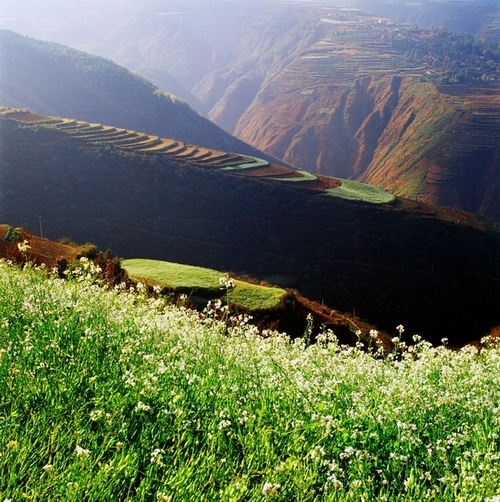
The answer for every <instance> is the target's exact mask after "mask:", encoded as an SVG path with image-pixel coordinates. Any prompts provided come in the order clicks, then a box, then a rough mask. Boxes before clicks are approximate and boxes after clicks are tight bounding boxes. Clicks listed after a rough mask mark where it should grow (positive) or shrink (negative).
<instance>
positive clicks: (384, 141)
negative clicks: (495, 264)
mask: <svg viewBox="0 0 500 502" xmlns="http://www.w3.org/2000/svg"><path fill="white" fill-rule="evenodd" d="M322 15H324V16H325V17H323V18H314V17H313V16H310V17H307V21H308V22H309V25H308V24H307V23H306V22H305V21H304V20H301V22H300V23H299V24H297V26H296V27H295V28H294V30H295V31H302V32H304V33H309V38H307V37H305V36H304V35H303V36H302V38H301V40H306V39H308V40H309V41H311V42H313V43H312V44H311V45H309V46H308V47H307V49H306V50H304V47H303V46H302V47H300V50H299V51H298V53H297V52H295V53H293V52H292V53H293V57H292V61H291V62H289V64H287V66H286V67H284V68H283V67H280V66H277V67H275V68H274V69H276V70H278V71H277V73H273V72H272V70H269V71H267V73H266V74H265V75H266V76H265V77H262V81H263V83H262V85H261V87H260V89H259V91H258V93H257V94H256V96H255V98H254V99H253V101H252V103H251V104H250V105H249V106H248V107H247V108H246V110H245V112H244V113H243V114H242V115H241V117H240V118H239V119H238V121H237V122H236V126H234V133H235V135H237V136H238V137H240V138H242V139H244V140H245V141H247V142H249V143H251V144H253V145H255V146H257V147H258V148H260V149H262V150H264V151H267V152H268V153H270V154H272V155H275V156H276V157H278V158H282V159H284V160H285V161H286V162H288V163H290V164H293V165H296V166H299V167H301V168H303V169H307V170H309V171H312V172H318V173H323V174H327V175H333V176H341V177H346V178H350V179H356V180H360V181H363V182H368V183H372V184H376V185H377V186H381V187H382V188H385V189H388V190H390V191H392V192H394V193H396V194H398V195H402V196H408V197H413V198H419V199H422V200H427V201H430V202H433V203H438V204H443V205H450V206H457V207H460V208H462V209H465V210H468V211H473V212H480V213H482V214H484V215H487V216H489V217H492V218H496V219H500V202H499V201H500V197H499V195H500V164H499V158H500V98H499V96H500V86H499V82H498V78H499V77H498V61H499V59H500V55H499V54H498V53H494V52H491V54H490V52H488V51H490V49H489V48H487V46H486V45H485V46H484V47H483V46H482V45H481V44H476V45H474V44H473V40H472V39H468V38H467V37H462V38H460V37H458V36H454V35H452V34H450V33H448V32H446V31H439V30H438V31H436V32H428V31H425V30H418V29H416V28H410V29H409V28H407V27H404V26H401V25H397V24H395V23H393V22H390V21H389V20H381V19H377V18H373V17H371V16H368V15H366V14H362V13H361V14H360V13H355V14H352V13H348V14H347V13H346V12H342V10H339V9H334V8H331V9H326V8H325V9H324V10H323V14H322ZM299 26H300V28H299ZM461 44H462V45H461ZM412 47H413V49H411V48H412ZM453 47H455V51H456V54H454V55H453V57H456V58H458V60H459V61H461V63H460V64H456V65H455V66H456V67H453V65H450V63H449V57H448V62H446V61H447V59H446V57H445V56H444V55H445V54H448V52H449V51H451V50H452V48H453ZM457 47H459V49H457ZM410 49H411V50H410ZM497 49H498V48H497ZM419 51H420V52H419ZM424 51H428V53H425V55H423V54H424ZM481 51H483V52H481ZM497 52H498V51H497ZM450 54H451V53H450ZM481 54H484V55H481ZM486 54H490V55H489V56H486ZM414 55H415V57H414ZM487 57H493V58H495V61H493V60H491V62H487V63H485V60H486V58H487ZM460 58H461V59H460ZM468 65H470V66H468ZM258 67H259V68H260V69H262V67H260V66H258ZM452 67H453V68H454V69H453V68H452ZM229 74H230V71H229V69H226V71H225V75H229ZM469 77H470V81H469V82H468V83H467V85H463V84H459V83H458V82H465V81H466V80H467V78H469ZM214 78H215V72H214V74H213V75H211V76H210V78H207V79H206V82H209V81H211V79H212V80H213V79H214ZM245 79H246V80H248V81H255V76H254V74H253V73H250V74H249V75H248V76H239V77H238V79H237V80H236V82H235V83H234V84H232V85H231V86H229V88H228V90H227V91H226V92H225V95H224V97H222V98H221V99H220V100H219V101H218V103H217V104H216V105H215V106H214V108H213V110H212V112H211V115H210V116H211V117H212V118H213V119H214V120H215V121H219V123H221V124H222V125H224V126H225V127H231V126H232V124H234V123H235V118H234V117H231V116H229V117H228V112H227V111H226V106H228V105H230V104H231V110H238V106H234V103H240V104H243V103H247V102H248V101H249V97H248V91H249V86H248V85H242V84H243V83H245ZM425 80H428V82H425ZM452 80H453V81H454V82H455V83H454V84H453V85H451V84H448V85H436V82H440V81H441V82H451V81H452ZM238 93H240V94H242V96H241V97H240V98H239V97H238ZM206 95H210V92H209V91H208V90H207V91H206ZM229 113H230V112H229ZM229 130H233V129H229Z"/></svg>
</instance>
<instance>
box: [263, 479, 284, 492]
mask: <svg viewBox="0 0 500 502" xmlns="http://www.w3.org/2000/svg"><path fill="white" fill-rule="evenodd" d="M280 488H281V485H280V484H279V483H269V482H266V483H264V486H263V487H262V495H277V494H278V491H279V489H280Z"/></svg>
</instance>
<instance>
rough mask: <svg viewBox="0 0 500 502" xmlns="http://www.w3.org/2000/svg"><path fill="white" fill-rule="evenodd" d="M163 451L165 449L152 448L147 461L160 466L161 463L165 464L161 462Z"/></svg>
mask: <svg viewBox="0 0 500 502" xmlns="http://www.w3.org/2000/svg"><path fill="white" fill-rule="evenodd" d="M164 453H165V450H162V449H161V448H156V449H154V450H153V452H152V453H151V457H150V459H149V462H150V463H151V464H156V465H158V466H160V467H162V466H163V465H165V464H164V463H163V455H164Z"/></svg>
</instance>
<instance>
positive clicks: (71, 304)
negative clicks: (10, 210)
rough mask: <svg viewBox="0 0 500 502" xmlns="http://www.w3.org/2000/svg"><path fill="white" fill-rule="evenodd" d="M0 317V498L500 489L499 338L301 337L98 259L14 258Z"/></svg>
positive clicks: (2, 290)
mask: <svg viewBox="0 0 500 502" xmlns="http://www.w3.org/2000/svg"><path fill="white" fill-rule="evenodd" d="M0 324H1V330H0V347H1V349H0V388H1V389H2V391H1V393H0V438H1V440H0V500H6V499H7V500H8V499H11V500H13V501H18V500H36V501H45V500H47V501H48V500H50V501H86V502H94V501H95V502H97V501H99V502H101V501H129V502H132V501H158V500H170V501H192V500H200V501H227V502H229V501H262V500H281V501H292V500H293V501H360V500H366V501H380V502H381V501H388V500H390V501H391V502H397V501H418V500H432V501H439V502H442V501H450V502H452V501H453V502H455V501H463V502H465V501H481V502H483V501H486V500H488V499H490V498H493V497H495V496H498V495H500V493H499V486H500V453H499V446H500V444H499V443H500V439H499V428H500V415H499V412H498V403H499V402H500V371H499V370H500V350H499V348H498V347H495V346H490V347H489V348H488V349H486V350H483V351H482V352H481V353H479V354H478V353H477V351H476V350H475V349H473V348H465V349H462V350H458V351H449V350H447V349H446V348H444V347H439V348H431V347H430V346H429V345H427V344H425V343H422V342H419V343H418V344H417V345H416V346H414V347H411V348H410V349H408V350H406V351H405V350H402V347H401V344H400V345H399V347H400V350H398V351H397V352H396V353H395V354H394V355H389V356H388V355H385V356H384V355H382V354H379V355H378V356H377V357H374V355H372V354H370V353H367V352H364V351H362V350H361V349H360V348H357V347H354V348H353V347H350V348H348V347H342V346H339V345H338V344H337V343H336V340H335V338H334V336H333V335H332V334H331V333H329V332H328V333H325V334H324V336H323V337H322V338H321V339H320V340H319V343H317V344H316V345H313V346H309V347H306V346H305V345H304V343H303V342H302V341H296V342H291V341H290V340H288V339H287V338H286V337H285V336H283V335H280V334H278V333H273V332H269V333H266V336H258V335H257V332H256V328H254V327H252V326H249V325H247V324H245V323H244V322H234V323H231V325H230V326H227V325H225V324H224V323H222V322H221V321H219V320H218V319H217V316H212V315H210V314H209V313H205V315H202V316H201V317H200V315H199V314H198V313H194V312H191V311H189V310H187V309H184V308H177V307H174V306H171V305H169V304H168V303H165V302H164V301H163V300H161V299H148V298H146V297H145V295H144V290H143V289H142V290H140V291H139V292H127V291H125V290H124V289H123V288H116V289H115V290H112V291H109V290H105V289H103V288H101V287H100V286H99V284H97V283H96V280H95V273H94V271H93V267H92V265H91V264H90V262H85V261H84V262H82V266H81V268H77V269H75V270H74V271H73V272H72V273H71V274H70V278H69V280H68V281H62V280H60V279H58V278H55V277H49V278H47V275H46V272H45V271H40V270H33V269H31V268H29V267H28V268H27V269H25V270H24V271H21V270H19V269H17V268H12V267H10V266H8V265H6V264H2V265H1V266H0ZM398 340H399V339H398ZM493 500H498V499H493Z"/></svg>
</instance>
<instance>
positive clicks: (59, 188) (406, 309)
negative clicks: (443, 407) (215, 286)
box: [0, 119, 500, 345]
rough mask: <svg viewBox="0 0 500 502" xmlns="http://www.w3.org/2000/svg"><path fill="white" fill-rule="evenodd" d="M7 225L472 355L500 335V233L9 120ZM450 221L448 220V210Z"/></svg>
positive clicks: (3, 214)
mask: <svg viewBox="0 0 500 502" xmlns="http://www.w3.org/2000/svg"><path fill="white" fill-rule="evenodd" d="M0 124H1V131H0V132H1V135H2V138H3V139H4V141H3V142H2V144H1V151H0V154H1V156H2V166H3V169H2V179H1V186H2V198H1V204H0V221H4V222H9V224H10V225H12V226H22V227H25V228H28V229H31V231H36V229H37V228H38V225H39V216H42V219H43V228H44V236H46V237H49V238H51V239H58V238H60V237H63V236H66V237H69V238H71V239H72V240H74V241H76V242H85V241H91V242H93V243H95V244H96V245H97V246H98V247H99V248H100V249H107V248H111V249H113V251H115V252H116V253H117V254H118V255H120V256H123V257H125V258H128V257H142V258H156V259H164V260H168V261H173V262H178V263H187V264H193V265H200V266H206V267H209V268H214V269H217V270H227V271H234V272H235V273H238V274H241V275H245V274H247V275H249V276H251V277H256V278H257V279H259V280H268V281H269V282H270V283H272V284H277V285H280V286H285V287H291V288H295V289H296V290H297V291H298V292H299V293H300V294H301V295H303V296H306V297H308V298H311V299H312V300H316V301H317V302H319V303H324V304H325V305H327V306H329V307H330V308H334V309H336V310H338V311H340V312H351V313H352V312H353V310H354V309H355V311H356V315H357V316H358V317H361V318H363V319H366V320H368V321H369V322H370V323H372V324H375V325H376V326H377V327H378V328H379V329H381V330H384V331H386V332H387V333H389V334H391V333H395V327H396V326H397V325H399V324H403V325H404V326H405V329H406V333H408V334H409V335H411V334H413V333H419V334H421V335H422V336H424V337H425V338H426V339H428V340H430V341H432V342H434V343H439V341H440V339H441V338H442V337H445V336H446V337H448V338H449V339H450V342H451V343H452V344H454V345H461V344H463V343H466V342H468V341H471V340H476V339H479V338H480V337H482V336H483V335H485V334H486V333H487V332H488V331H489V330H490V329H491V328H493V327H494V326H498V325H499V324H500V233H498V232H486V231H484V230H479V229H476V228H473V227H472V226H467V225H458V224H454V223H450V222H446V221H441V220H438V219H435V218H433V217H432V215H431V214H430V213H428V215H426V214H425V213H424V212H421V211H418V210H416V207H417V206H414V209H412V210H411V211H408V210H405V209H404V208H400V209H398V207H397V206H395V207H392V206H387V207H386V206H377V205H373V204H366V203H356V202H351V201H346V200H342V199H338V198H336V197H325V196H321V195H317V193H318V192H315V191H314V190H309V189H305V188H294V187H293V183H288V184H286V183H285V184H279V183H276V184H273V185H269V184H265V183H261V182H259V181H255V180H252V179H249V178H246V177H236V176H228V175H225V174H223V173H222V172H214V171H213V170H207V169H200V168H196V167H193V166H189V165H187V164H183V163H182V162H174V161H172V160H168V159H162V158H159V157H158V156H154V155H153V156H150V155H137V154H135V155H134V154H130V153H121V152H120V151H117V150H111V151H109V152H104V151H102V149H99V148H95V149H94V148H89V147H88V146H82V145H81V143H79V142H78V141H77V140H76V139H75V138H73V137H71V136H69V135H68V134H65V133H64V132H63V131H60V130H57V129H55V128H50V127H48V128H47V127H39V126H38V127H37V126H36V125H31V126H30V125H29V124H21V125H19V124H18V123H17V122H15V121H13V120H6V119H3V120H1V122H0ZM436 210H437V208H436Z"/></svg>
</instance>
